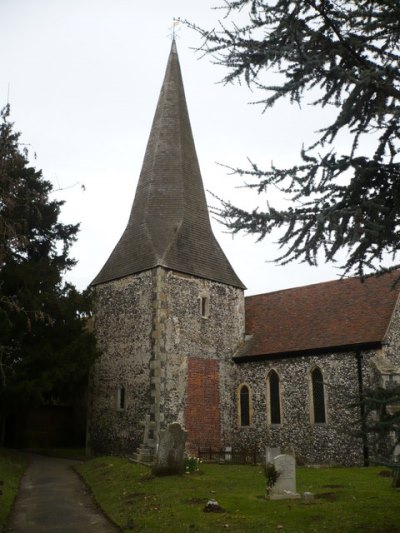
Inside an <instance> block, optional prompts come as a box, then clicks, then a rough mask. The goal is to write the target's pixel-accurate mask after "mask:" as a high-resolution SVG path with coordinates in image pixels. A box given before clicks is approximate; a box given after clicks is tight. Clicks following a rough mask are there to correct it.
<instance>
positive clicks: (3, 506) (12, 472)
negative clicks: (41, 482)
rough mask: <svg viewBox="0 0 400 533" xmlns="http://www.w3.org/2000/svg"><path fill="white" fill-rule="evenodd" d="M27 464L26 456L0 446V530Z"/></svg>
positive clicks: (3, 525) (5, 521) (4, 523)
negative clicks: (0, 492)
mask: <svg viewBox="0 0 400 533" xmlns="http://www.w3.org/2000/svg"><path fill="white" fill-rule="evenodd" d="M27 466H28V458H27V457H26V456H25V455H23V454H20V453H18V452H15V451H12V450H6V449H4V448H0V481H2V482H3V484H2V485H1V486H0V489H1V491H2V492H3V494H1V495H0V530H2V528H4V527H5V525H6V523H7V518H8V515H9V513H10V510H11V507H12V504H13V502H14V499H15V496H16V495H17V492H18V487H19V482H20V479H21V477H22V474H23V473H24V472H25V470H26V468H27Z"/></svg>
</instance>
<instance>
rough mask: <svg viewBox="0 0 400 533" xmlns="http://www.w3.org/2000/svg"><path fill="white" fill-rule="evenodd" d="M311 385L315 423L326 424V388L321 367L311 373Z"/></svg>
mask: <svg viewBox="0 0 400 533" xmlns="http://www.w3.org/2000/svg"><path fill="white" fill-rule="evenodd" d="M311 385H312V403H313V405H312V413H313V418H314V423H316V424H324V423H325V422H326V411H325V390H324V380H323V377H322V372H321V370H320V369H319V368H315V369H314V370H313V371H312V373H311Z"/></svg>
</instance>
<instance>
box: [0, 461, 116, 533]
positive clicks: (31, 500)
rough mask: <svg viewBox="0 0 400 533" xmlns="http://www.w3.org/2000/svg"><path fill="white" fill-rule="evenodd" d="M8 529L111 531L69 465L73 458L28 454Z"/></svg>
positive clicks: (22, 531) (16, 531)
mask: <svg viewBox="0 0 400 533" xmlns="http://www.w3.org/2000/svg"><path fill="white" fill-rule="evenodd" d="M30 458H31V464H30V466H29V468H28V470H27V471H26V473H25V475H24V477H23V479H22V484H21V490H20V492H19V494H18V496H17V500H16V502H15V506H14V509H13V512H12V514H11V519H10V523H9V528H8V531H10V532H13V533H43V532H48V533H91V532H93V533H115V532H117V531H119V529H118V528H116V527H115V526H114V525H112V524H111V523H110V522H109V521H108V520H107V519H106V518H105V516H104V515H103V514H102V512H101V511H100V510H99V509H98V508H97V506H96V504H95V503H94V501H93V499H92V497H91V494H90V493H89V491H88V490H87V489H86V487H85V485H84V483H83V482H82V481H81V480H80V479H79V477H78V475H77V474H76V473H75V472H74V470H73V469H72V468H71V466H72V465H73V464H76V463H77V462H76V461H71V460H68V459H54V458H50V457H43V456H40V455H33V454H32V455H31V456H30Z"/></svg>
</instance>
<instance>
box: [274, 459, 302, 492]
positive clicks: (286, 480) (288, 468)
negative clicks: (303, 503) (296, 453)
mask: <svg viewBox="0 0 400 533" xmlns="http://www.w3.org/2000/svg"><path fill="white" fill-rule="evenodd" d="M272 464H273V465H274V466H275V470H276V471H277V473H278V479H277V480H276V482H275V484H274V485H273V486H272V487H271V490H270V493H269V498H270V500H284V499H286V498H300V494H297V492H296V459H295V458H294V457H293V455H278V456H277V457H275V458H274V459H273V461H272Z"/></svg>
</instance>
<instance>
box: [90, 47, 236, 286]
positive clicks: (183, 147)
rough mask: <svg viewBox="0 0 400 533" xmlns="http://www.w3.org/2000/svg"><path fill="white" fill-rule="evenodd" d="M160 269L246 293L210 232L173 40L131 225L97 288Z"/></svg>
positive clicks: (115, 249) (99, 276)
mask: <svg viewBox="0 0 400 533" xmlns="http://www.w3.org/2000/svg"><path fill="white" fill-rule="evenodd" d="M157 266H162V267H165V268H168V269H171V270H176V271H178V272H183V273H186V274H191V275H194V276H197V277H200V278H205V279H209V280H213V281H219V282H221V283H225V284H227V285H232V286H235V287H240V288H244V286H243V284H242V282H241V281H240V279H239V278H238V277H237V275H236V274H235V272H234V270H233V269H232V267H231V265H230V263H229V261H228V259H227V258H226V257H225V255H224V253H223V251H222V250H221V248H220V246H219V244H218V242H217V241H216V239H215V237H214V234H213V232H212V229H211V225H210V219H209V214H208V209H207V202H206V197H205V194H204V188H203V182H202V178H201V174H200V168H199V164H198V161H197V155H196V149H195V145H194V141H193V135H192V130H191V126H190V121H189V115H188V110H187V105H186V99H185V93H184V88H183V82H182V76H181V71H180V66H179V59H178V55H177V51H176V45H175V42H174V41H173V42H172V47H171V52H170V55H169V59H168V65H167V69H166V73H165V78H164V82H163V85H162V88H161V93H160V97H159V100H158V104H157V109H156V113H155V117H154V120H153V125H152V128H151V132H150V138H149V141H148V144H147V148H146V153H145V156H144V161H143V166H142V171H141V173H140V177H139V182H138V186H137V190H136V195H135V199H134V202H133V206H132V211H131V214H130V217H129V221H128V225H127V227H126V229H125V231H124V233H123V235H122V237H121V238H120V240H119V242H118V244H117V245H116V247H115V248H114V251H113V252H112V254H111V255H110V257H109V258H108V260H107V261H106V263H105V265H104V266H103V268H102V269H101V271H100V273H99V274H98V275H97V277H96V278H95V279H94V280H93V282H92V285H97V284H99V283H105V282H107V281H111V280H115V279H118V278H122V277H125V276H128V275H131V274H136V273H138V272H142V271H144V270H149V269H152V268H155V267H157Z"/></svg>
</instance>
